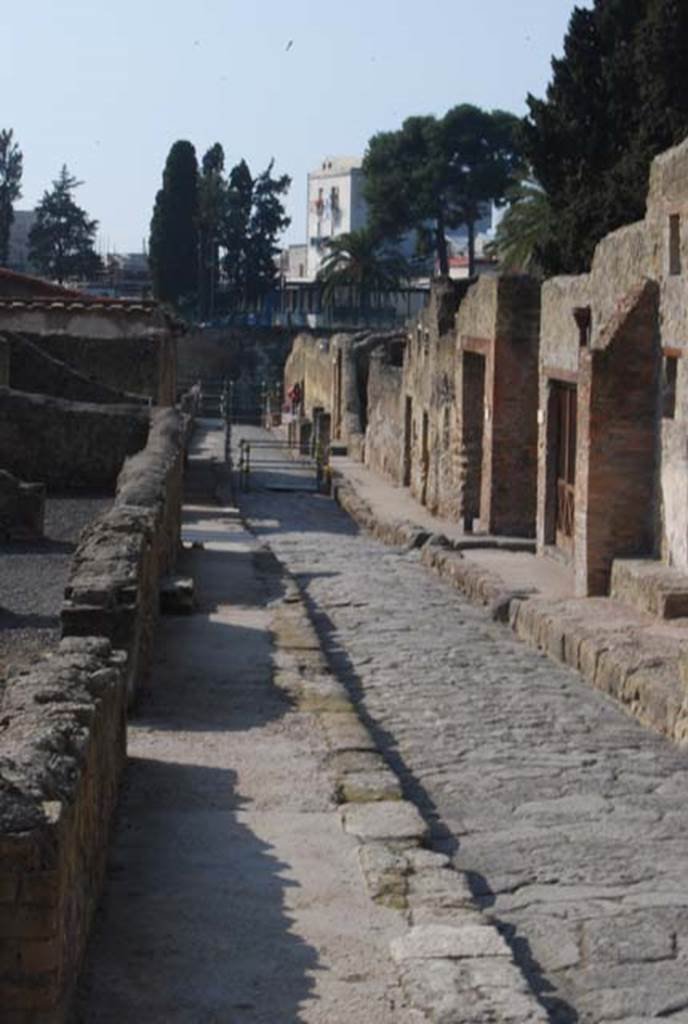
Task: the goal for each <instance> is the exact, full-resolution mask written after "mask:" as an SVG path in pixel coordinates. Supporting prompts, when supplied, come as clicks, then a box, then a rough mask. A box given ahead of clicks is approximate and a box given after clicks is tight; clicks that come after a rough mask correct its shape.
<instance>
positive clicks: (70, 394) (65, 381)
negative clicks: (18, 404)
mask: <svg viewBox="0 0 688 1024" xmlns="http://www.w3.org/2000/svg"><path fill="white" fill-rule="evenodd" d="M4 344H6V345H7V346H9V352H10V373H9V381H6V382H5V383H9V386H10V387H11V388H13V389H14V390H16V391H28V392H31V393H33V394H41V395H54V396H55V397H56V398H65V399H68V400H69V401H72V402H99V403H106V404H110V405H117V404H119V403H122V402H125V403H128V404H130V405H143V404H147V399H146V398H145V397H143V396H142V395H135V394H127V393H126V392H123V391H117V390H116V389H115V388H111V387H108V386H107V385H106V384H101V383H99V382H98V381H97V380H93V379H92V378H90V377H86V376H84V374H82V373H79V372H78V371H77V370H74V369H72V368H71V367H70V366H68V365H67V364H66V363H65V362H63V361H62V360H61V359H55V358H54V357H53V356H51V355H49V354H48V353H47V352H46V351H45V350H44V349H43V348H41V347H40V345H36V344H35V343H34V342H33V341H31V340H30V339H29V338H26V337H24V336H23V335H20V334H8V335H6V338H5V343H4ZM0 383H2V380H1V378H0Z"/></svg>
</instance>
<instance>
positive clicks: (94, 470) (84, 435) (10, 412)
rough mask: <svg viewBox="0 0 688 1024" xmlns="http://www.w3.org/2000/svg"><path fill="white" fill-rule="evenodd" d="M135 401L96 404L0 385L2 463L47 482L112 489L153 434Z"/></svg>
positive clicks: (28, 477)
mask: <svg viewBox="0 0 688 1024" xmlns="http://www.w3.org/2000/svg"><path fill="white" fill-rule="evenodd" d="M148 426H149V413H148V409H147V408H143V407H141V406H136V405H95V404H89V403H86V402H67V401H65V400H63V399H60V398H52V397H49V396H44V395H32V394H28V393H27V392H24V391H14V390H11V389H9V388H0V468H2V469H6V470H7V471H8V472H10V473H12V474H13V475H14V476H17V477H19V478H20V479H21V480H27V481H35V482H39V483H44V484H46V485H47V487H48V488H51V487H59V488H60V489H62V490H65V489H74V488H76V489H79V488H90V489H98V490H103V489H110V488H112V487H114V484H115V481H116V479H117V474H118V473H119V471H120V469H121V466H122V463H123V462H124V459H125V458H126V456H127V455H131V454H133V453H134V452H136V451H139V450H140V449H141V448H142V447H143V446H144V445H145V443H146V438H147V436H148Z"/></svg>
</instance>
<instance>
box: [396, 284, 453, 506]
mask: <svg viewBox="0 0 688 1024" xmlns="http://www.w3.org/2000/svg"><path fill="white" fill-rule="evenodd" d="M466 288H467V283H466V284H464V283H461V284H458V283H457V282H450V281H443V282H437V283H435V284H434V285H433V289H432V292H431V296H430V302H429V304H428V307H427V308H426V309H425V310H424V311H423V312H422V313H421V314H420V316H419V317H418V319H417V320H416V321H415V323H413V324H412V325H411V326H410V328H409V340H408V344H407V346H406V352H405V358H404V383H403V390H404V402H405V403H406V404H405V412H404V426H405V434H404V441H403V443H404V446H405V451H406V452H407V453H408V455H407V457H406V466H405V473H404V476H405V480H406V481H408V484H409V486H410V488H411V493H412V494H413V495H414V497H416V498H417V499H418V501H420V502H421V503H422V504H424V505H427V507H428V509H429V510H430V511H431V512H434V513H435V514H437V515H443V516H448V517H449V518H451V519H457V518H458V517H459V490H460V478H461V472H460V466H461V455H460V441H459V437H458V430H457V419H456V416H457V401H456V336H455V323H454V320H455V315H456V312H457V309H458V308H459V304H460V302H461V300H462V298H463V296H464V294H465V292H466ZM409 403H410V404H409Z"/></svg>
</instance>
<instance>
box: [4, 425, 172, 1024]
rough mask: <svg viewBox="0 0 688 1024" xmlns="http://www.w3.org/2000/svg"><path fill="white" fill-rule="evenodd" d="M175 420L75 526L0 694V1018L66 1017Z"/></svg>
mask: <svg viewBox="0 0 688 1024" xmlns="http://www.w3.org/2000/svg"><path fill="white" fill-rule="evenodd" d="M184 428H185V422H184V418H183V417H182V416H180V415H179V414H178V413H177V412H175V411H174V410H158V411H156V412H155V413H154V414H153V422H152V426H151V429H150V435H149V440H148V444H147V445H146V447H145V449H144V450H143V451H141V452H139V453H138V454H137V455H135V456H134V457H133V458H131V459H129V460H128V461H127V463H126V464H125V466H124V468H123V469H122V472H121V474H120V477H119V480H118V485H117V496H116V499H115V505H114V508H113V509H112V510H111V511H109V512H108V513H106V514H105V515H104V516H103V517H102V518H101V519H100V520H99V521H97V522H96V523H94V524H92V525H91V526H90V527H89V528H88V529H87V530H86V531H84V534H83V535H82V538H81V541H80V544H79V547H78V549H77V552H76V555H75V559H74V565H73V568H72V573H71V577H70V582H69V586H68V589H67V596H66V600H65V604H64V608H63V615H62V622H63V639H62V641H61V643H60V645H59V648H58V649H57V651H56V652H53V653H52V655H51V657H50V658H47V659H45V660H41V661H38V662H36V663H34V664H33V665H32V666H31V668H30V669H29V670H25V671H23V672H21V673H19V674H17V675H15V676H13V677H11V678H10V679H9V680H8V681H7V685H6V687H5V689H4V691H3V693H2V695H1V697H0V717H1V718H2V723H3V724H2V747H1V748H0V1007H1V1008H2V1014H1V1016H2V1021H3V1024H28V1022H31V1024H62V1022H63V1021H64V1020H65V1018H66V1016H67V1012H68V1007H69V1001H70V995H71V992H72V989H73V986H74V983H75V981H76V978H77V975H78V971H79V967H80V964H81V959H82V956H83V953H84V950H85V947H86V941H87V938H88V932H89V927H90V922H91V918H92V915H93V912H94V910H95V907H96V905H97V902H98V897H99V894H100V889H101V885H102V881H103V875H104V869H105V858H106V853H107V844H108V835H109V828H110V821H111V818H112V813H113V811H114V807H115V804H116V800H117V792H118V785H119V780H120V776H121V772H122V768H123V765H124V762H125V758H126V709H127V703H128V702H129V701H131V699H132V696H133V694H134V692H135V689H136V685H137V683H138V682H139V681H140V680H141V679H143V678H145V677H146V674H147V671H148V667H149V664H150V656H151V647H152V639H153V629H154V624H155V621H156V618H157V614H158V601H159V597H158V582H159V576H160V574H161V573H163V572H167V571H169V570H170V569H171V568H172V566H173V564H174V560H175V556H176V553H177V549H178V545H179V524H180V516H181V498H182V477H183V455H184V451H183V438H184V436H185V429H184Z"/></svg>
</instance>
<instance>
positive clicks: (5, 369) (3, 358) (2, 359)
mask: <svg viewBox="0 0 688 1024" xmlns="http://www.w3.org/2000/svg"><path fill="white" fill-rule="evenodd" d="M9 383H10V346H9V344H8V343H7V342H6V341H5V339H4V338H0V388H6V387H9Z"/></svg>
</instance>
